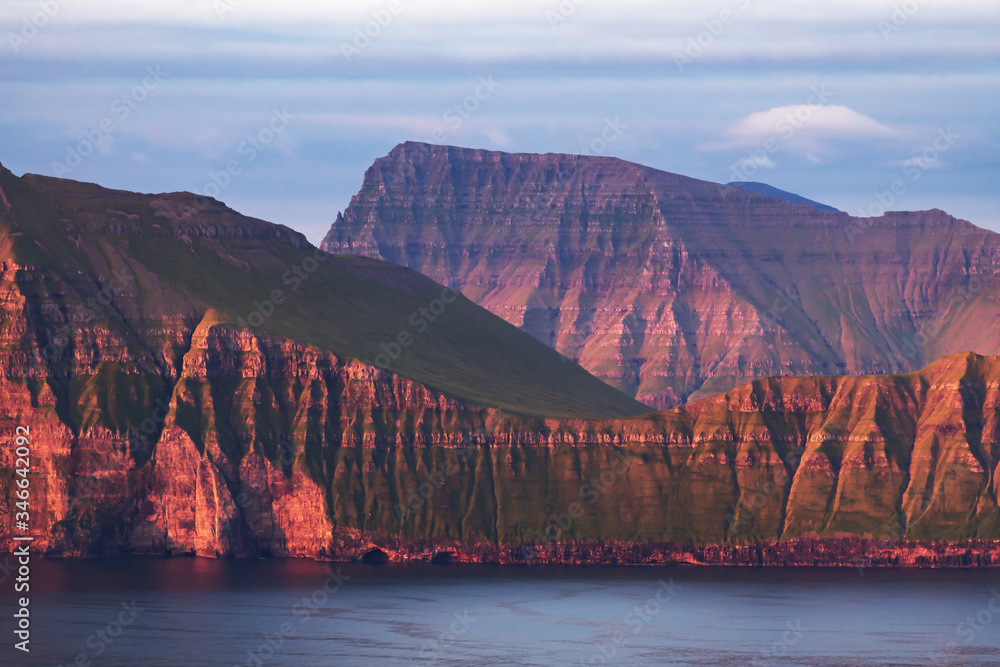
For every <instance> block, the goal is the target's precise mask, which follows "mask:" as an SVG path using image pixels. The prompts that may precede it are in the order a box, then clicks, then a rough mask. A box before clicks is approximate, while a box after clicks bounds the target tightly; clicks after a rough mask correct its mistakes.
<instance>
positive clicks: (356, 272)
mask: <svg viewBox="0 0 1000 667" xmlns="http://www.w3.org/2000/svg"><path fill="white" fill-rule="evenodd" d="M0 187H2V188H3V191H4V193H5V196H6V198H7V200H8V202H9V203H10V209H9V210H7V211H6V212H5V211H4V210H3V209H4V208H5V207H3V206H0V225H2V226H3V227H4V229H3V230H0V232H5V233H13V235H12V236H11V237H9V238H8V240H7V242H9V243H10V244H11V246H10V247H9V249H6V251H5V255H6V256H8V257H11V258H13V259H14V260H15V261H17V262H18V263H20V264H27V265H35V266H41V267H42V268H43V270H44V272H45V274H46V275H47V276H49V275H50V276H51V279H52V280H53V281H64V282H65V289H67V290H69V291H70V292H73V291H75V292H76V297H77V298H79V299H81V300H82V301H86V299H87V298H90V297H92V296H96V295H97V291H98V289H99V286H105V287H106V286H108V285H109V284H111V279H112V276H113V275H114V272H115V271H121V269H123V268H125V267H128V269H129V270H130V272H131V273H132V274H134V275H135V277H136V280H135V281H134V283H132V284H130V285H129V286H127V288H126V289H125V290H124V291H123V293H122V294H120V295H119V296H118V298H116V299H115V302H114V308H115V311H116V312H117V314H118V315H120V317H119V318H116V317H114V316H110V317H109V318H108V319H109V320H114V321H113V322H111V321H109V322H108V324H109V325H110V326H112V327H114V328H118V329H122V330H124V331H125V333H126V334H128V335H127V336H126V337H127V338H130V339H131V340H133V341H134V342H135V344H136V345H137V346H140V347H142V346H144V345H147V344H148V342H149V338H148V336H147V333H148V332H147V331H144V328H148V329H149V330H153V329H156V328H157V327H159V326H160V323H162V322H164V321H166V320H170V319H174V320H176V319H178V318H191V319H198V318H200V317H202V316H204V314H205V313H206V312H208V310H209V309H215V310H216V311H218V312H219V313H221V314H222V320H223V321H228V322H229V323H242V322H246V323H247V326H250V325H257V326H258V327H259V330H261V331H264V332H266V333H270V334H273V335H276V336H281V337H285V338H288V339H292V340H295V341H297V342H300V343H305V344H310V345H315V346H317V347H320V348H323V349H326V350H330V351H332V352H334V353H335V354H338V355H343V356H349V357H354V358H357V359H361V360H367V361H368V362H369V363H372V364H373V365H379V366H382V367H385V368H387V369H388V370H390V371H393V372H396V373H398V374H400V375H402V376H405V377H408V378H411V379H413V380H416V381H418V382H421V383H422V384H424V385H426V386H428V387H430V388H432V389H435V390H438V391H440V392H442V393H444V394H447V395H449V396H452V397H454V398H457V399H459V400H462V401H466V402H468V403H471V404H476V405H484V406H492V407H498V408H502V409H505V410H509V411H512V412H516V413H521V414H527V415H534V416H546V417H603V418H606V417H616V416H628V415H634V414H639V413H642V412H646V411H648V408H646V407H645V406H643V405H642V404H640V403H638V402H636V401H634V400H632V399H631V398H629V397H627V396H625V395H624V394H622V393H621V392H619V391H617V390H615V389H613V388H612V387H610V386H608V385H606V384H604V383H603V382H601V381H600V380H598V379H596V378H594V377H593V376H591V375H590V374H589V373H587V372H586V371H584V370H583V369H582V368H580V367H579V366H577V365H576V364H575V363H573V362H570V361H568V360H566V359H565V358H564V357H562V356H561V355H560V354H558V353H557V352H555V351H553V350H551V349H550V348H549V347H547V346H546V345H544V344H542V343H540V342H538V341H536V340H535V339H534V338H532V337H531V336H529V335H528V334H525V333H523V332H521V331H520V330H518V329H517V328H515V327H513V326H511V325H509V324H507V323H506V322H504V321H503V320H501V319H500V318H498V317H496V316H494V315H492V314H491V313H489V312H488V311H486V310H484V309H482V308H480V307H479V306H477V305H475V304H473V303H472V302H471V301H469V300H467V299H465V298H464V297H462V296H461V295H459V294H457V293H454V292H450V291H446V290H445V288H444V287H443V286H441V285H439V284H437V283H435V282H433V281H432V280H430V279H429V278H426V277H424V276H421V275H420V274H418V273H415V272H414V271H411V270H409V269H405V268H402V267H399V266H396V265H393V264H389V263H387V262H382V261H378V260H370V259H364V258H359V257H346V256H335V255H327V254H326V253H322V252H321V251H318V250H316V249H315V248H313V247H312V246H311V245H309V244H308V243H307V242H306V241H305V239H304V237H302V236H301V235H300V234H298V233H296V232H293V231H292V230H289V229H287V228H283V227H280V226H278V225H272V224H270V223H267V222H264V221H261V220H256V219H252V218H247V217H244V216H240V215H239V214H237V213H235V212H234V211H232V210H230V209H228V208H226V207H225V206H223V205H222V204H219V203H217V202H212V203H211V204H210V205H209V206H208V207H207V208H205V209H204V210H197V209H193V208H192V206H191V204H192V203H193V196H192V195H190V194H187V193H174V194H166V195H139V194H134V193H129V192H121V191H113V190H107V189H104V188H101V187H99V186H96V185H91V184H84V183H77V182H73V181H66V180H62V179H53V178H47V177H40V176H25V177H24V178H21V179H18V178H16V177H15V176H13V175H12V174H11V173H10V172H8V171H6V170H3V169H2V167H0ZM446 302H447V303H446ZM241 325H242V324H241ZM387 352H388V354H387ZM379 355H383V356H379ZM385 362H389V363H385Z"/></svg>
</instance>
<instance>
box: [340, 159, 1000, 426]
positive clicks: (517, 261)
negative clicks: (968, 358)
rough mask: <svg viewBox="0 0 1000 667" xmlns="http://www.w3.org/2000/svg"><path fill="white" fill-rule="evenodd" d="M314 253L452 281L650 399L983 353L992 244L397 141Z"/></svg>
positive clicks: (980, 237)
mask: <svg viewBox="0 0 1000 667" xmlns="http://www.w3.org/2000/svg"><path fill="white" fill-rule="evenodd" d="M322 247H323V248H324V249H326V250H328V251H330V252H336V253H351V254H357V255H364V256H368V257H376V258H380V259H385V260H388V261H391V262H395V263H397V264H401V265H403V266H408V267H410V268H413V269H415V270H417V271H419V272H421V273H423V274H425V275H428V276H430V277H432V278H433V279H435V280H437V281H438V282H441V283H444V284H447V285H449V286H452V287H454V288H456V289H460V290H461V291H462V293H463V294H465V295H466V296H467V297H469V298H470V299H472V300H473V301H475V302H476V303H479V304H480V305H482V306H484V307H486V308H488V309H489V310H491V311H492V312H494V313H496V314H497V315H499V316H501V317H503V318H504V319H505V320H507V321H508V322H510V323H512V324H515V325H516V326H518V327H520V328H521V329H523V330H524V331H527V332H528V333H530V334H532V335H533V336H535V337H536V338H537V339H539V340H541V341H543V342H545V343H546V344H548V345H550V346H552V347H554V348H555V349H557V350H559V351H560V352H562V353H563V354H565V355H566V356H568V357H569V358H571V359H573V360H575V361H577V362H579V363H580V364H581V365H582V366H583V367H584V368H586V369H587V370H589V371H590V372H591V373H593V374H595V375H596V376H598V377H600V378H601V379H603V380H605V381H606V382H608V383H609V384H612V385H614V386H616V387H618V388H620V389H621V390H622V391H624V392H626V393H628V394H630V395H633V396H636V397H637V398H638V399H639V400H641V401H643V402H645V403H646V404H648V405H651V406H655V407H658V408H662V407H668V406H672V405H677V404H680V403H682V402H684V401H688V400H691V399H695V398H698V397H701V396H706V395H711V394H714V393H718V392H721V391H725V390H727V389H730V388H732V387H734V386H737V385H739V384H742V383H744V382H747V381H750V380H752V379H755V378H760V377H766V376H775V375H797V376H803V375H811V374H861V373H867V374H871V373H891V372H904V371H912V370H916V369H918V368H920V367H922V366H924V365H926V364H927V363H929V362H930V361H933V360H934V359H937V358H940V357H942V356H945V355H949V354H954V353H957V352H962V351H965V350H972V351H975V352H978V353H981V354H997V353H1000V288H998V282H997V279H998V277H1000V235H997V234H994V233H992V232H989V231H986V230H983V229H979V228H977V227H975V226H973V225H972V224H970V223H968V222H964V221H961V220H957V219H955V218H953V217H951V216H949V215H947V214H946V213H943V212H941V211H937V210H933V211H922V212H914V213H889V214H886V215H885V216H883V217H880V218H853V217H851V216H849V215H847V214H846V213H841V212H834V211H821V210H817V209H816V208H815V207H813V206H810V205H806V204H794V203H788V202H785V201H781V200H779V199H776V198H773V197H768V196H762V195H759V194H755V193H752V192H748V191H747V190H746V189H744V188H741V187H735V186H728V185H720V184H717V183H708V182H705V181H699V180H695V179H692V178H687V177H684V176H679V175H676V174H670V173H667V172H663V171H658V170H655V169H651V168H648V167H643V166H640V165H637V164H633V163H629V162H625V161H622V160H618V159H614V158H609V157H587V156H578V155H558V154H545V155H535V154H508V153H500V152H494V151H485V150H475V149H465V148H455V147H448V146H435V145H429V144H421V143H413V142H409V143H405V144H401V145H399V146H397V147H396V148H394V149H393V150H392V151H391V152H390V153H389V154H388V155H387V156H385V157H382V158H379V159H377V160H376V161H375V163H374V164H373V165H372V166H371V167H370V168H369V169H368V171H367V173H366V174H365V179H364V183H363V185H362V187H361V190H360V192H358V194H357V195H355V196H354V198H353V199H352V200H351V203H350V205H349V206H348V208H347V210H346V211H344V213H343V215H339V216H338V217H337V220H336V221H335V222H334V223H333V225H332V227H331V229H330V232H329V233H328V234H327V236H326V238H325V239H324V241H323V244H322Z"/></svg>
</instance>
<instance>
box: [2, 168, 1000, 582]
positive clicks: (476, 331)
mask: <svg viewBox="0 0 1000 667" xmlns="http://www.w3.org/2000/svg"><path fill="white" fill-rule="evenodd" d="M0 188H2V190H3V198H2V201H3V202H4V209H3V210H0V222H2V223H3V224H4V225H5V227H4V230H5V231H6V233H7V235H6V236H5V237H4V238H3V239H2V240H0V251H2V253H3V255H2V257H0V261H2V265H0V270H2V274H0V303H2V320H0V397H2V398H3V402H4V411H3V412H2V413H0V439H2V440H3V441H4V442H12V441H13V439H14V434H15V430H16V428H17V427H19V426H20V427H24V428H26V429H27V430H28V431H29V440H30V443H31V444H30V448H31V455H30V458H31V469H30V473H29V475H28V478H29V479H30V489H31V501H30V511H31V520H30V524H31V534H32V535H33V536H34V537H35V541H34V542H33V543H32V544H33V548H34V549H37V550H39V551H44V552H46V553H49V554H51V555H83V554H100V553H153V554H165V553H192V554H200V555H207V556H216V555H236V556H260V555H296V556H311V557H318V558H363V559H368V560H379V559H382V558H385V559H390V560H408V559H430V558H437V559H438V560H439V561H440V560H448V559H455V560H468V561H477V562H484V561H485V562H525V561H526V560H527V561H530V562H567V563H571V562H581V563H582V562H608V563H610V562H676V561H684V562H705V563H724V562H732V563H745V564H764V563H779V562H782V561H784V562H788V563H789V564H824V563H831V564H832V563H840V564H845V563H846V564H850V563H853V561H854V560H855V559H861V560H860V561H858V562H860V563H862V564H864V563H867V562H869V561H872V559H874V561H873V564H877V563H883V564H916V565H990V564H994V563H996V562H997V560H998V559H997V552H998V549H1000V543H998V540H1000V517H998V508H997V494H998V491H1000V488H998V482H997V466H998V463H1000V425H998V415H1000V358H998V357H983V356H979V355H975V354H971V353H963V354H958V355H953V356H950V357H947V358H945V359H942V360H940V361H938V362H935V363H934V364H932V365H931V366H929V367H927V368H926V369H924V370H923V371H920V372H915V373H910V374H905V375H884V376H847V377H838V376H829V375H827V376H814V377H802V378H794V377H780V378H768V379H761V380H757V381H754V382H752V383H749V384H745V385H743V386H740V387H738V388H735V389H731V390H729V391H727V392H725V393H722V394H719V395H716V396H713V397H710V398H707V399H703V400H699V401H695V402H692V403H689V404H688V405H685V406H683V407H680V408H675V409H672V410H667V411H664V412H659V413H655V414H637V413H639V412H641V409H642V408H641V406H637V405H636V404H635V403H634V402H633V401H631V400H630V399H628V398H627V397H624V396H623V395H622V394H620V393H619V392H617V391H614V390H612V389H611V388H609V387H607V386H606V385H604V384H602V383H600V382H598V381H596V380H594V378H592V377H591V376H589V375H587V374H586V373H585V372H584V371H582V370H581V369H579V367H577V366H575V365H574V364H572V362H569V361H564V359H563V358H562V357H560V356H559V355H558V354H556V353H555V352H553V351H552V350H550V349H548V348H546V347H545V346H544V345H542V344H541V343H539V342H538V341H536V340H534V339H532V338H531V337H530V336H528V335H527V334H525V333H523V332H520V331H518V330H516V329H515V328H514V327H512V326H510V325H509V324H505V323H503V322H502V321H500V320H499V318H496V317H495V316H492V315H489V314H488V313H485V312H484V311H482V309H480V308H478V307H476V306H475V305H473V304H472V303H471V302H468V301H465V300H462V299H461V297H459V296H458V295H449V294H447V293H446V292H445V291H444V290H443V288H442V286H441V285H438V284H436V283H433V282H431V281H429V280H427V279H425V278H422V277H420V276H418V275H417V274H415V273H413V272H412V271H410V270H407V269H403V268H400V267H396V266H392V265H390V264H388V263H385V262H379V261H375V260H370V259H364V258H341V257H333V256H328V255H324V254H322V253H318V252H317V251H315V250H314V249H311V248H310V247H309V246H308V244H305V243H304V241H303V240H302V239H301V238H299V237H298V236H297V235H296V234H295V233H294V232H291V231H290V230H286V229H284V228H277V227H274V226H269V225H268V223H264V222H263V221H253V220H248V219H244V218H241V217H240V216H238V214H236V213H234V212H232V211H229V210H228V209H225V208H224V207H222V206H221V205H213V206H212V207H210V208H209V209H208V210H197V209H196V210H189V209H190V208H191V207H190V206H187V207H186V206H185V201H186V200H187V196H185V195H162V196H145V195H133V194H131V193H115V192H110V191H104V190H101V189H100V188H97V187H96V186H89V185H85V184H67V183H63V182H59V181H54V180H51V179H32V178H25V179H16V178H14V177H13V176H11V175H10V174H9V173H4V172H0ZM158 202H159V203H158ZM108 230H112V231H108ZM310 259H311V260H312V262H311V263H310V262H308V261H307V260H310ZM452 296H454V298H452ZM445 298H447V299H448V302H447V303H446V302H445V300H444V299H445ZM435 299H441V303H442V308H443V310H441V312H440V313H437V314H435V313H434V312H433V311H434V310H435V306H434V305H433V304H434V300H435ZM420 308H425V309H426V311H427V313H428V314H424V313H422V312H421V311H420ZM414 313H416V315H414ZM449 313H450V314H452V315H451V319H449V316H448V314H449ZM254 314H256V317H255V316H254ZM430 315H433V316H434V318H435V320H434V321H433V322H432V321H431V320H430ZM414 318H416V320H417V321H419V320H420V318H423V320H425V322H424V325H425V326H423V327H422V328H421V327H419V326H417V324H415V323H414V322H413V321H411V320H412V319H414ZM435 325H442V326H435ZM418 329H421V330H419V331H418ZM404 331H405V332H408V333H410V336H411V340H410V342H408V343H404V342H403V340H404V339H402V338H400V337H399V334H400V333H402V332H404ZM392 342H395V343H396V344H397V345H398V348H399V349H396V348H394V347H392V346H391V345H390V343H392ZM380 354H382V355H385V356H386V357H387V359H388V363H386V364H381V363H380V362H379V360H378V355H380ZM380 365H385V366H386V368H379V366H380ZM590 414H593V415H596V416H603V417H605V418H603V419H582V418H580V417H582V416H585V415H590ZM15 466H16V461H15V459H14V451H13V450H12V449H11V448H9V447H6V448H3V449H2V450H0V517H2V518H0V550H9V549H10V548H11V547H12V536H13V535H14V534H16V532H17V531H16V530H15V526H14V524H13V519H14V516H15V511H14V509H15V506H14V502H15V500H16V496H15V495H14V490H15V483H16V481H17V477H16V475H15V472H14V469H15ZM865 559H867V560H865Z"/></svg>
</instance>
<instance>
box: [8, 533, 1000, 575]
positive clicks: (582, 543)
mask: <svg viewBox="0 0 1000 667" xmlns="http://www.w3.org/2000/svg"><path fill="white" fill-rule="evenodd" d="M352 532H353V531H352ZM339 537H340V539H339V540H337V539H335V540H334V541H331V543H330V545H329V546H328V547H327V548H323V549H320V551H319V552H317V553H304V552H301V551H297V550H288V551H286V552H283V553H198V552H195V551H193V550H189V551H176V550H171V549H165V550H162V551H160V550H155V551H153V550H141V551H140V550H128V549H118V550H112V551H108V552H103V553H97V552H93V551H87V552H84V551H56V550H49V551H47V552H37V551H36V552H32V555H34V556H37V557H41V558H44V559H47V560H71V559H90V558H102V557H125V556H139V557H144V556H146V557H148V556H152V557H165V558H191V557H202V558H211V559H226V558H232V559H239V560H243V559H284V558H304V559H311V560H314V561H317V562H335V563H352V562H353V563H366V564H374V565H380V564H390V565H408V564H413V565H426V564H440V565H447V564H472V565H496V566H514V567H531V566H534V565H556V566H581V567H586V566H623V565H624V566H636V567H642V566H673V565H688V566H692V567H737V568H765V567H779V568H795V569H798V568H806V569H808V568H858V569H864V568H880V569H881V568H885V569H903V568H907V569H991V568H997V567H1000V540H956V541H949V542H936V541H930V540H920V541H916V540H899V541H890V540H871V539H863V538H854V537H842V538H795V539H790V540H761V541H757V542H752V543H742V544H707V543H699V544H696V543H679V542H628V541H619V540H568V541H559V542H551V543H546V544H541V545H530V544H529V545H517V546H512V545H504V544H496V543H493V542H460V541H454V540H424V539H403V538H387V537H370V536H363V535H350V536H343V535H341V536H339ZM4 553H10V552H7V551H6V550H5V551H4V552H0V554H4Z"/></svg>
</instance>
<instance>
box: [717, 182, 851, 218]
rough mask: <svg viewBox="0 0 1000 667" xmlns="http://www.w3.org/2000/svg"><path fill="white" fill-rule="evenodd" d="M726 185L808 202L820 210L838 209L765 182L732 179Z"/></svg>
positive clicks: (783, 199) (790, 201) (801, 202)
mask: <svg viewBox="0 0 1000 667" xmlns="http://www.w3.org/2000/svg"><path fill="white" fill-rule="evenodd" d="M728 185H735V186H736V187H738V188H743V189H744V190H746V191H747V192H753V193H754V194H758V195H764V196H765V197H774V198H775V199H780V200H781V201H785V202H788V203H790V204H808V205H809V206H812V207H813V208H818V209H819V210H821V211H839V210H840V209H836V208H834V207H832V206H828V205H826V204H820V203H819V202H816V201H813V200H812V199H806V198H805V197H803V196H801V195H797V194H795V193H794V192H786V191H785V190H779V189H778V188H776V187H773V186H771V185H768V184H767V183H758V182H757V181H733V182H732V183H728Z"/></svg>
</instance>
